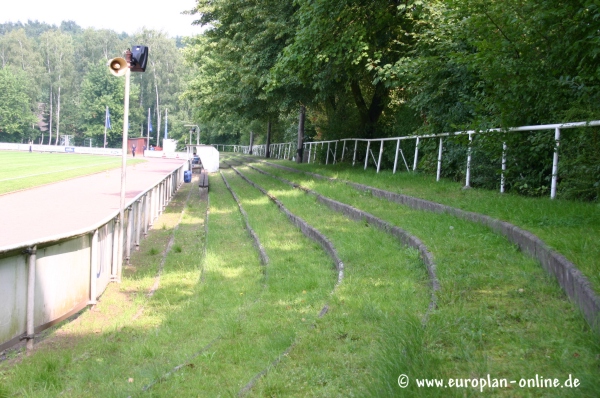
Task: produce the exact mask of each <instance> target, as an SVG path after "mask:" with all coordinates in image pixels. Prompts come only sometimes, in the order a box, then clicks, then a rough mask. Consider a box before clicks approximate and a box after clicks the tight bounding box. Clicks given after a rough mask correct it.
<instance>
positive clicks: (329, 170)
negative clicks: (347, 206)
mask: <svg viewBox="0 0 600 398" xmlns="http://www.w3.org/2000/svg"><path fill="white" fill-rule="evenodd" d="M269 161H271V162H273V163H279V164H282V165H285V166H287V167H293V168H297V169H298V170H302V171H309V172H313V173H318V174H321V175H324V176H327V177H332V178H336V179H339V180H347V181H352V182H356V183H359V184H364V185H369V186H372V187H375V188H379V189H384V190H387V191H390V192H395V193H400V194H403V195H409V196H414V197H417V198H422V199H426V200H430V201H433V202H437V203H441V204H445V205H448V206H453V207H456V208H459V209H463V210H466V211H472V212H476V213H481V214H486V215H488V216H491V217H494V218H497V219H500V220H503V221H507V222H510V223H512V224H514V225H516V226H518V227H520V228H523V229H525V230H527V231H530V232H532V233H533V234H535V235H537V236H538V237H539V238H541V239H542V240H543V241H544V242H546V243H547V244H548V245H549V246H551V247H552V248H554V249H555V250H556V251H558V252H559V253H561V254H563V255H564V256H565V257H567V259H569V260H570V261H571V262H573V263H574V264H575V265H576V266H577V267H578V268H579V270H581V272H583V274H584V275H585V276H586V277H587V278H588V279H589V280H590V282H591V283H592V287H593V289H594V290H595V292H596V293H597V294H600V244H598V242H600V205H599V204H598V203H584V202H576V201H567V200H561V199H560V198H559V199H554V200H552V199H550V198H548V197H541V198H531V197H523V196H518V195H513V194H501V193H499V192H493V191H488V190H483V189H462V185H461V184H460V183H457V182H452V181H448V180H441V181H439V182H436V181H435V177H434V176H430V175H426V174H419V173H406V172H398V173H396V174H392V172H391V171H389V170H382V171H381V172H380V173H379V174H377V173H376V172H375V170H373V169H372V168H368V169H367V170H363V169H362V167H360V165H357V166H355V167H352V166H350V165H348V164H337V165H327V166H325V165H319V164H300V165H299V164H296V163H292V162H289V161H280V160H269Z"/></svg>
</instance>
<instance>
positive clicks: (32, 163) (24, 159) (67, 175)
mask: <svg viewBox="0 0 600 398" xmlns="http://www.w3.org/2000/svg"><path fill="white" fill-rule="evenodd" d="M142 162H145V160H143V159H128V160H127V164H128V165H134V164H137V163H142ZM118 167H121V158H120V157H117V156H97V155H75V154H66V153H40V152H33V153H29V152H16V151H0V195H1V194H5V193H9V192H14V191H19V190H22V189H27V188H33V187H37V186H39V185H44V184H51V183H53V182H57V181H63V180H68V179H71V178H75V177H81V176H84V175H89V174H93V173H99V172H102V171H105V170H111V169H116V168H118Z"/></svg>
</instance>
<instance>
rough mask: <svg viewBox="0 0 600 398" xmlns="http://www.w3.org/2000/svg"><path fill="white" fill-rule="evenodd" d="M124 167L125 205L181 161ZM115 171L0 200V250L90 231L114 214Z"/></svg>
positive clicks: (116, 201) (116, 205)
mask: <svg viewBox="0 0 600 398" xmlns="http://www.w3.org/2000/svg"><path fill="white" fill-rule="evenodd" d="M146 160H147V162H145V163H141V164H136V165H133V166H128V167H127V177H126V189H125V192H126V193H125V203H126V204H127V203H129V202H130V201H131V199H133V198H135V197H136V196H137V195H139V194H140V193H142V192H144V191H146V190H148V189H149V188H151V187H152V186H154V185H156V184H157V183H158V182H160V181H161V180H162V179H164V178H165V177H166V176H168V175H169V174H170V173H171V172H173V171H174V170H176V169H177V168H179V167H180V166H181V165H182V164H183V163H185V161H183V160H178V159H161V158H158V159H153V158H146ZM120 194H121V168H117V169H114V170H111V171H107V172H102V173H98V174H93V175H89V176H85V177H78V178H74V179H72V180H68V181H62V182H57V183H54V184H50V185H46V186H41V187H37V188H33V189H28V190H25V191H20V192H15V193H12V194H8V195H2V196H0V214H1V216H0V249H2V248H5V247H7V246H13V245H17V244H20V243H24V242H31V241H41V240H43V239H44V238H47V237H52V236H56V235H60V234H67V233H69V232H71V231H77V230H81V229H85V228H88V227H92V226H93V225H94V224H97V223H99V222H101V221H102V220H103V219H106V218H108V217H109V216H110V215H111V214H114V213H115V211H117V212H118V210H119V201H120Z"/></svg>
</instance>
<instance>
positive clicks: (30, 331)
mask: <svg viewBox="0 0 600 398" xmlns="http://www.w3.org/2000/svg"><path fill="white" fill-rule="evenodd" d="M25 253H26V254H27V255H28V259H27V260H28V261H27V262H28V268H29V269H28V270H27V271H28V274H29V275H28V278H27V336H26V339H27V352H28V353H29V352H31V350H33V339H34V337H35V317H34V315H35V262H36V257H37V246H33V247H30V248H29V249H27V250H26V251H25Z"/></svg>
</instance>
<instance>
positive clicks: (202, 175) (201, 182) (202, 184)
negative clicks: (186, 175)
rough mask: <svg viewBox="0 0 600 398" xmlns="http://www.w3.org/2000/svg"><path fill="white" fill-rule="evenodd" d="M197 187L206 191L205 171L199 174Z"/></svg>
mask: <svg viewBox="0 0 600 398" xmlns="http://www.w3.org/2000/svg"><path fill="white" fill-rule="evenodd" d="M198 186H199V187H200V188H207V189H208V173H207V172H206V170H202V172H201V173H200V182H199V183H198Z"/></svg>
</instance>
